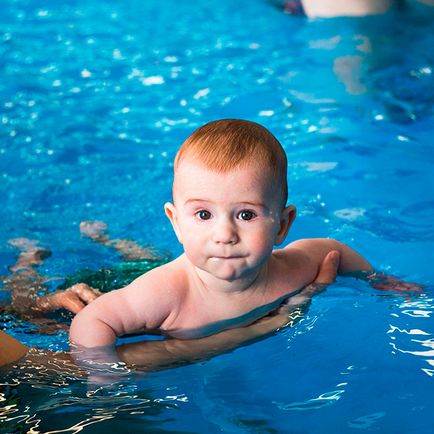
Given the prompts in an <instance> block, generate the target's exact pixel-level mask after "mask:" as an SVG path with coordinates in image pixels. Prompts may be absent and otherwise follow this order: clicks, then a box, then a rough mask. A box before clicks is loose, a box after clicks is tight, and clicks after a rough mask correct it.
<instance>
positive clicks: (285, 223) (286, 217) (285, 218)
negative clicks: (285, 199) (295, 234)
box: [274, 205, 297, 246]
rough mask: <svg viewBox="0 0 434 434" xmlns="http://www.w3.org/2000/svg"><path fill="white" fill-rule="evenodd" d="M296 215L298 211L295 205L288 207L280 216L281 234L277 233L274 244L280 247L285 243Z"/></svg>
mask: <svg viewBox="0 0 434 434" xmlns="http://www.w3.org/2000/svg"><path fill="white" fill-rule="evenodd" d="M296 214H297V210H296V208H295V206H293V205H289V206H287V207H286V208H285V209H284V210H283V211H282V214H281V215H280V225H279V232H278V233H277V235H276V240H275V242H274V244H275V245H276V246H279V245H280V244H282V243H283V242H284V241H285V238H286V236H287V235H288V232H289V228H290V227H291V225H292V223H293V221H294V219H295V216H296Z"/></svg>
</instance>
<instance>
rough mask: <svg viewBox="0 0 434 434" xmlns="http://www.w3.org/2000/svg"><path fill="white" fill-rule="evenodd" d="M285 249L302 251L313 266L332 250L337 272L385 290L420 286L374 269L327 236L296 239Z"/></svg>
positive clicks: (406, 290)
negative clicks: (337, 253) (336, 263)
mask: <svg viewBox="0 0 434 434" xmlns="http://www.w3.org/2000/svg"><path fill="white" fill-rule="evenodd" d="M285 249H288V250H290V251H291V249H296V250H298V251H301V252H303V253H304V254H305V255H306V256H307V257H308V258H309V259H310V262H311V264H312V265H313V266H314V267H319V264H321V262H322V261H323V259H324V257H325V256H326V255H327V254H328V253H329V252H330V251H332V250H337V251H338V252H339V255H340V263H339V268H338V274H339V275H344V276H348V277H355V278H357V279H362V280H365V281H367V282H368V283H369V284H370V285H371V286H372V287H374V288H375V289H379V290H385V291H398V292H420V291H422V288H421V287H420V286H419V285H417V284H415V283H411V282H405V281H402V280H400V279H398V278H396V277H394V276H388V275H386V274H384V273H381V272H377V271H376V270H374V268H373V267H372V265H371V264H370V263H369V262H368V261H367V260H366V259H365V258H364V257H363V256H361V255H360V254H359V253H357V252H356V251H355V250H353V249H352V248H351V247H349V246H347V245H346V244H344V243H341V242H340V241H337V240H334V239H329V238H311V239H304V240H298V241H295V242H293V243H291V244H289V245H288V246H287V247H286V248H285Z"/></svg>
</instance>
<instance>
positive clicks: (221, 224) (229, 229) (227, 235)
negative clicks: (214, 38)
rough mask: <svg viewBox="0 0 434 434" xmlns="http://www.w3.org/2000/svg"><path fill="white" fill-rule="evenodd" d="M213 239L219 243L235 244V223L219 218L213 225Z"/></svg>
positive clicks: (236, 233) (236, 236)
mask: <svg viewBox="0 0 434 434" xmlns="http://www.w3.org/2000/svg"><path fill="white" fill-rule="evenodd" d="M213 240H214V242H215V243H219V244H235V243H237V242H238V232H237V229H236V225H235V223H234V222H232V221H231V220H230V219H221V220H220V221H218V222H217V223H216V225H215V227H214V231H213Z"/></svg>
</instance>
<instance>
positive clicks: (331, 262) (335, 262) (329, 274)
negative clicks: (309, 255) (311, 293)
mask: <svg viewBox="0 0 434 434" xmlns="http://www.w3.org/2000/svg"><path fill="white" fill-rule="evenodd" d="M339 260H340V255H339V252H338V251H337V250H332V251H331V252H329V253H328V254H327V255H326V256H325V258H324V259H323V261H322V262H321V265H320V267H319V271H318V274H317V276H316V278H315V280H314V281H313V283H314V284H321V285H328V284H330V283H333V282H334V281H335V280H336V276H337V274H338V268H339Z"/></svg>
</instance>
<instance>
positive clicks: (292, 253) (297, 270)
mask: <svg viewBox="0 0 434 434" xmlns="http://www.w3.org/2000/svg"><path fill="white" fill-rule="evenodd" d="M272 264H273V267H272V270H273V272H274V275H275V277H276V278H277V281H279V280H280V279H281V280H283V281H287V282H291V284H292V285H293V286H294V287H297V288H300V287H302V286H304V285H307V284H308V283H311V282H312V281H313V279H314V278H315V276H316V275H317V273H318V266H317V264H316V262H315V261H314V260H313V259H312V257H311V256H310V255H309V253H308V252H307V251H306V250H305V249H303V248H298V246H297V245H291V244H290V245H288V246H286V247H285V248H283V249H277V250H274V251H273V255H272Z"/></svg>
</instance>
